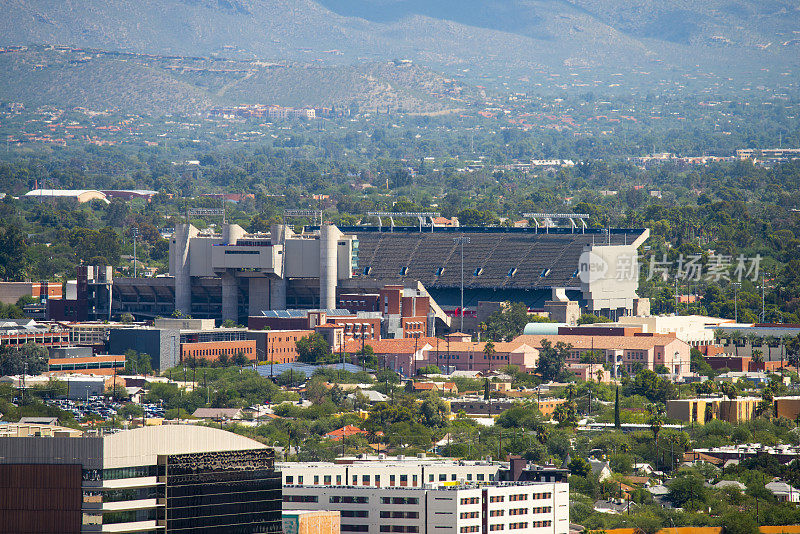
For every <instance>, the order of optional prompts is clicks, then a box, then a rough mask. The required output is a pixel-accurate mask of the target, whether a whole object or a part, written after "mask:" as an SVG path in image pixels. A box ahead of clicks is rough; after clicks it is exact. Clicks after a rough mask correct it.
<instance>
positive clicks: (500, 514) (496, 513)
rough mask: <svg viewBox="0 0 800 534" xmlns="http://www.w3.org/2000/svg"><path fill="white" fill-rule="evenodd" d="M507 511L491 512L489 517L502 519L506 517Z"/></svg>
mask: <svg viewBox="0 0 800 534" xmlns="http://www.w3.org/2000/svg"><path fill="white" fill-rule="evenodd" d="M505 513H506V511H505V510H489V517H500V516H503V515H505Z"/></svg>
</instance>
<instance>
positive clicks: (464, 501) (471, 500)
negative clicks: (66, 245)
mask: <svg viewBox="0 0 800 534" xmlns="http://www.w3.org/2000/svg"><path fill="white" fill-rule="evenodd" d="M479 502H480V499H478V497H461V504H478V503H479Z"/></svg>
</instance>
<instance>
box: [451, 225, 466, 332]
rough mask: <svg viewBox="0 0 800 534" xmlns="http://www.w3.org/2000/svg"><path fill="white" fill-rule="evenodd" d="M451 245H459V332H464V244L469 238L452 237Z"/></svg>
mask: <svg viewBox="0 0 800 534" xmlns="http://www.w3.org/2000/svg"><path fill="white" fill-rule="evenodd" d="M453 243H454V244H456V245H459V244H460V245H461V326H460V328H459V330H460V331H461V332H463V331H464V243H466V244H469V237H464V235H463V234H462V235H461V237H454V238H453Z"/></svg>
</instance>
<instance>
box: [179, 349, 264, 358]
mask: <svg viewBox="0 0 800 534" xmlns="http://www.w3.org/2000/svg"><path fill="white" fill-rule="evenodd" d="M240 352H241V353H242V354H253V347H240V348H235V349H193V350H187V351H185V352H184V353H183V355H184V356H193V357H203V356H219V355H220V354H227V355H228V356H235V355H236V354H238V353H240Z"/></svg>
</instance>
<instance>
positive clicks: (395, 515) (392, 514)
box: [381, 510, 419, 519]
mask: <svg viewBox="0 0 800 534" xmlns="http://www.w3.org/2000/svg"><path fill="white" fill-rule="evenodd" d="M381 519H419V512H397V511H389V510H381Z"/></svg>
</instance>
